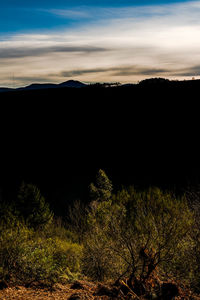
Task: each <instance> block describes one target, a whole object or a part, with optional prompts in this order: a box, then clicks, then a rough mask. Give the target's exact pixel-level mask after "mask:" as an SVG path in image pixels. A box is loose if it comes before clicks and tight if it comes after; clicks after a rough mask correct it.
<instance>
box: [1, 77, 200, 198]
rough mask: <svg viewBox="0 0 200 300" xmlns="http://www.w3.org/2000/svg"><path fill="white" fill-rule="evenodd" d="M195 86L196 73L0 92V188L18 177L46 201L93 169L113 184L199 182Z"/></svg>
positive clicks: (70, 193) (80, 187) (63, 194)
mask: <svg viewBox="0 0 200 300" xmlns="http://www.w3.org/2000/svg"><path fill="white" fill-rule="evenodd" d="M199 91H200V82H199V81H198V80H196V81H185V82H168V81H160V80H150V81H144V82H142V83H140V84H139V85H135V86H126V87H123V86H122V87H112V88H111V87H110V88H102V87H100V86H90V87H83V88H79V89H75V88H60V89H44V90H27V91H16V92H7V93H1V94H0V112H1V156H0V161H1V168H0V172H1V180H0V186H1V187H2V190H3V193H6V195H7V196H8V195H9V196H8V197H12V192H13V191H14V190H15V187H16V186H18V184H19V183H20V182H21V180H22V179H24V180H25V181H28V182H33V183H35V184H38V185H39V187H40V188H41V190H42V191H43V192H44V193H45V194H46V195H47V196H48V197H49V198H51V201H55V199H58V198H59V199H61V198H63V199H69V198H70V197H71V198H77V197H80V196H83V195H84V196H85V195H86V193H87V192H86V187H87V186H88V184H89V182H91V180H92V179H93V177H94V175H95V174H96V171H97V170H98V169H99V168H103V169H105V171H106V172H107V174H108V176H109V177H110V178H111V180H112V181H113V183H114V185H115V186H116V187H117V186H118V184H132V183H133V184H135V185H137V186H139V187H140V186H142V187H143V186H148V185H150V184H151V185H159V186H161V187H170V188H171V187H173V188H174V187H176V188H177V187H178V189H182V188H184V187H186V186H187V185H188V184H193V183H197V182H199V180H200V158H199V155H200V152H199V147H198V142H199V108H198V104H199ZM11 187H12V188H11ZM5 191H6V192H5ZM85 197H86V196H85Z"/></svg>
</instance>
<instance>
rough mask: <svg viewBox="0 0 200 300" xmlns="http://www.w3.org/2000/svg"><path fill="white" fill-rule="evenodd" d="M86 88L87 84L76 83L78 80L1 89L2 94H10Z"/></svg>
mask: <svg viewBox="0 0 200 300" xmlns="http://www.w3.org/2000/svg"><path fill="white" fill-rule="evenodd" d="M84 86H86V84H84V83H82V82H80V81H76V80H68V81H65V82H62V83H59V84H53V83H32V84H30V85H28V86H25V87H20V88H16V89H11V88H3V87H2V88H0V93H1V92H9V91H24V90H43V89H53V88H61V87H69V88H81V87H84Z"/></svg>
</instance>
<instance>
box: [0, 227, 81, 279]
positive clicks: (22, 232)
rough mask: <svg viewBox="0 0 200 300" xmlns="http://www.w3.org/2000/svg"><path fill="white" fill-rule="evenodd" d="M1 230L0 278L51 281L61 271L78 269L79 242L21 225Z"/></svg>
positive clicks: (77, 270) (61, 274) (71, 272)
mask: <svg viewBox="0 0 200 300" xmlns="http://www.w3.org/2000/svg"><path fill="white" fill-rule="evenodd" d="M1 233H2V234H1V236H0V277H1V279H4V280H7V281H10V282H13V283H22V284H30V283H31V282H33V281H40V280H43V281H45V282H46V283H48V284H50V285H52V284H54V283H55V282H57V281H59V280H61V277H62V276H63V275H64V274H65V273H67V274H68V273H70V274H73V273H74V274H76V273H78V272H79V269H80V259H81V253H82V247H81V246H79V245H77V244H73V243H71V242H68V241H67V240H61V239H59V238H55V239H52V238H45V237H44V236H43V237H39V236H38V235H37V234H36V233H35V232H34V231H32V230H30V229H28V228H27V227H25V226H22V225H20V226H18V227H15V228H9V229H7V230H4V231H3V232H1Z"/></svg>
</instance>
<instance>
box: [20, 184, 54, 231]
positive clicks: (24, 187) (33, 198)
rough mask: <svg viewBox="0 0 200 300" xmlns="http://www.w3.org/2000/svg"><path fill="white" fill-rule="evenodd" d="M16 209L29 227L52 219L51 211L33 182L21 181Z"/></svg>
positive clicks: (38, 225) (43, 223)
mask: <svg viewBox="0 0 200 300" xmlns="http://www.w3.org/2000/svg"><path fill="white" fill-rule="evenodd" d="M16 209H17V212H18V214H19V217H21V218H23V219H24V221H25V223H26V224H27V225H28V226H30V227H31V228H34V229H37V228H40V227H44V226H45V225H47V224H49V223H50V222H51V221H52V219H53V213H52V211H51V210H50V208H49V204H48V203H46V201H45V198H44V197H43V196H42V195H41V192H40V190H39V189H38V188H37V186H35V185H33V184H26V183H24V182H22V184H21V186H20V189H19V193H18V197H17V202H16Z"/></svg>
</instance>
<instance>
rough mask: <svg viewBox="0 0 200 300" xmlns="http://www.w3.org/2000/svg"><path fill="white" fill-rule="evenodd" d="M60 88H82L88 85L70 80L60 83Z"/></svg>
mask: <svg viewBox="0 0 200 300" xmlns="http://www.w3.org/2000/svg"><path fill="white" fill-rule="evenodd" d="M59 86H62V87H73V88H80V87H84V86H86V84H85V83H83V82H81V81H77V80H68V81H65V82H62V83H60V84H59Z"/></svg>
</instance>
